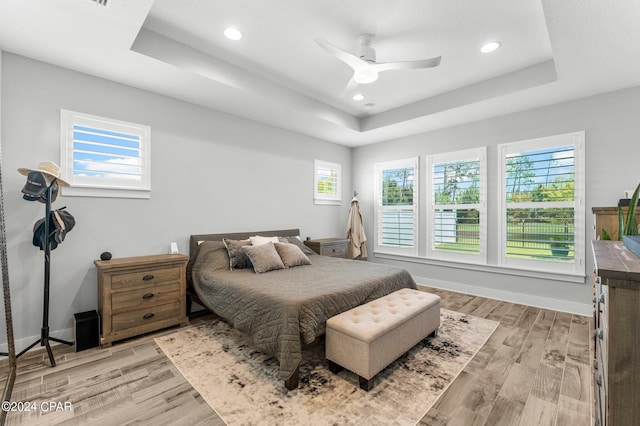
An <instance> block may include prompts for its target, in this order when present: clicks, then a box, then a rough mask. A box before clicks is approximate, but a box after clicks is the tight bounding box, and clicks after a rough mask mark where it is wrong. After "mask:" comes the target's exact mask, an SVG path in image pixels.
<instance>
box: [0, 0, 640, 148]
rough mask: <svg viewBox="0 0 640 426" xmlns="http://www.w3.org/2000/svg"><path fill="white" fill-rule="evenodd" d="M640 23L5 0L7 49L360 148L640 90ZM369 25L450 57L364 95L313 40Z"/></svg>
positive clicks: (244, 5)
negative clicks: (496, 44) (492, 47)
mask: <svg viewBox="0 0 640 426" xmlns="http://www.w3.org/2000/svg"><path fill="white" fill-rule="evenodd" d="M638 22H640V1H637V0H563V1H558V0H542V1H541V0H518V1H513V0H457V1H439V0H349V1H344V0H322V1H319V0H269V1H264V0H155V1H154V0H135V1H131V0H129V1H125V0H108V5H107V6H106V7H103V6H99V5H97V4H95V3H94V2H92V1H91V0H58V1H51V0H0V49H2V50H5V51H9V52H13V53H16V54H20V55H24V56H27V57H31V58H34V59H38V60H42V61H45V62H50V63H53V64H56V65H59V66H63V67H66V68H70V69H75V70H78V71H81V72H85V73H88V74H92V75H96V76H99V77H102V78H106V79H109V80H113V81H117V82H121V83H124V84H128V85H131V86H134V87H139V88H142V89H146V90H150V91H153V92H157V93H161V94H165V95H168V96H171V97H174V98H177V99H181V100H185V101H188V102H192V103H195V104H198V105H202V106H205V107H209V108H213V109H216V110H221V111H226V112H229V113H231V114H235V115H239V116H244V117H247V118H250V119H253V120H257V121H260V122H264V123H267V124H271V125H274V126H277V127H282V128H285V129H289V130H293V131H296V132H299V133H303V134H307V135H311V136H314V137H317V138H320V139H324V140H329V141H333V142H336V143H341V144H344V145H347V146H359V145H364V144H368V143H374V142H378V141H382V140H388V139H393V138H398V137H402V136H406V135H411V134H416V133H420V132H425V131H429V130H433V129H437V128H442V127H447V126H451V125H456V124H460V123H465V122H469V121H474V120H479V119H483V118H487V117H492V116H496V115H502V114H506V113H509V112H514V111H520V110H524V109H529V108H534V107H538V106H543V105H548V104H552V103H557V102H561V101H566V100H570V99H576V98H580V97H584V96H589V95H593V94H597V93H602V92H607V91H611V90H616V89H620V88H624V87H631V86H636V85H640V25H638V24H637V23H638ZM230 25H233V26H236V27H237V28H239V29H240V30H242V31H243V33H244V38H243V39H242V40H240V41H236V42H233V41H229V40H227V39H226V38H224V36H223V35H222V31H223V30H224V28H225V27H227V26H230ZM364 33H371V34H375V35H376V38H375V40H374V42H373V44H372V45H373V47H374V48H375V49H376V52H377V60H378V62H396V61H410V60H415V59H425V58H430V57H434V56H440V55H442V63H441V65H440V66H439V67H436V68H431V69H423V70H397V71H388V72H384V73H381V74H380V78H379V79H378V81H376V82H374V83H372V84H369V85H361V86H359V87H358V88H357V91H358V92H360V93H363V94H364V95H365V96H366V98H365V100H364V101H360V102H356V101H353V100H352V99H351V96H350V95H351V94H352V93H347V94H345V93H343V90H344V88H345V86H346V84H347V82H348V81H349V79H350V78H351V75H352V70H351V69H350V68H349V67H348V66H347V65H346V64H344V63H343V62H341V61H339V60H338V59H336V58H335V57H333V56H331V55H329V54H328V53H327V52H325V51H324V50H322V49H321V48H320V47H318V46H317V45H316V43H315V42H314V40H315V39H316V38H318V37H325V38H326V39H327V40H328V41H330V42H331V43H333V44H334V45H336V46H338V47H340V48H341V49H343V50H346V51H350V52H355V49H356V46H357V37H358V35H360V34H364ZM489 40H500V41H502V43H503V47H502V48H501V49H500V50H498V51H496V52H493V53H490V54H482V53H480V52H479V48H480V46H481V45H482V44H483V43H484V42H486V41H489ZM347 95H349V96H347ZM368 103H371V104H373V106H365V105H366V104H368Z"/></svg>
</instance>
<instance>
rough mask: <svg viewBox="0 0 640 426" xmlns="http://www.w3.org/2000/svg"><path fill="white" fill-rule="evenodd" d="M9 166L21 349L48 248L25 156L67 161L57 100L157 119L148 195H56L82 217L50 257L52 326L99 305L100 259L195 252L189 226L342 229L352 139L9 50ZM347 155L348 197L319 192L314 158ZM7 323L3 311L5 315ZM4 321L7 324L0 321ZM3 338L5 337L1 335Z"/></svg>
mask: <svg viewBox="0 0 640 426" xmlns="http://www.w3.org/2000/svg"><path fill="white" fill-rule="evenodd" d="M1 70H2V71H1V73H2V98H1V99H2V104H1V111H2V115H1V120H2V134H1V135H2V139H1V140H2V154H3V158H2V176H3V183H4V200H5V209H6V222H7V241H8V251H9V273H10V281H11V290H12V299H13V313H14V328H15V335H16V339H17V350H18V351H19V350H21V349H22V348H23V347H24V346H26V345H27V344H28V343H31V341H35V340H36V339H37V338H38V337H39V333H40V328H41V321H42V292H43V284H42V283H43V262H44V261H43V255H42V252H41V251H39V250H38V249H37V248H36V247H34V246H33V245H32V243H31V239H32V235H33V234H32V227H33V224H34V222H35V221H36V220H38V219H39V218H41V217H43V216H44V206H43V205H42V204H40V203H34V202H28V201H24V200H23V199H22V194H21V192H20V190H21V189H22V187H23V185H24V183H25V178H24V176H22V175H20V174H18V172H17V171H16V169H17V168H18V167H36V166H37V164H38V163H39V162H40V161H45V160H52V161H55V162H56V163H59V162H60V160H59V159H60V152H59V151H60V150H59V138H60V135H59V133H60V124H59V122H60V109H61V108H64V109H70V110H74V111H80V112H85V113H89V114H95V115H99V116H104V117H109V118H115V119H120V120H125V121H130V122H136V123H141V124H147V125H149V126H151V132H152V134H151V156H152V166H151V170H152V177H151V184H152V192H151V199H150V200H129V199H116V198H81V197H59V198H58V200H57V201H56V202H55V203H54V207H55V208H60V207H62V206H67V208H68V210H69V212H71V213H72V214H73V215H74V216H75V218H76V221H77V224H76V227H75V228H74V229H73V230H72V231H71V232H70V233H69V234H68V236H67V239H66V240H65V241H64V243H63V244H62V245H60V246H59V247H58V248H57V249H56V250H54V251H52V256H51V314H50V326H51V330H52V333H51V334H52V335H54V336H60V337H63V338H70V337H71V331H70V328H71V326H72V317H73V313H76V312H82V311H86V310H92V309H96V307H97V279H96V270H95V267H94V265H93V260H94V259H97V258H98V257H99V255H100V253H101V252H103V251H105V250H108V251H110V252H111V253H113V255H114V257H125V256H139V255H148V254H156V253H168V251H169V243H170V242H171V241H176V242H177V243H178V248H179V249H180V252H182V253H187V252H188V237H189V235H190V234H193V233H218V232H226V231H251V230H263V229H264V230H267V229H279V228H300V230H301V233H302V235H303V236H310V237H318V238H319V237H331V236H344V234H345V228H346V220H347V215H348V209H349V201H350V199H351V197H350V195H349V194H350V193H351V191H352V185H351V178H350V172H349V171H350V167H351V149H349V148H346V147H343V146H340V145H336V144H332V143H328V142H324V141H321V140H317V139H313V138H310V137H307V136H303V135H299V134H296V133H292V132H288V131H284V130H281V129H277V128H274V127H269V126H266V125H262V124H259V123H256V122H253V121H249V120H245V119H241V118H238V117H234V116H230V115H226V114H223V113H220V112H215V111H211V110H208V109H205V108H201V107H198V106H195V105H192V104H188V103H184V102H180V101H177V100H174V99H171V98H168V97H164V96H160V95H157V94H153V93H150V92H146V91H142V90H138V89H134V88H131V87H128V86H124V85H120V84H117V83H113V82H109V81H106V80H102V79H99V78H95V77H91V76H88V75H85V74H80V73H77V72H73V71H69V70H66V69H62V68H59V67H55V66H52V65H48V64H44V63H41V62H36V61H33V60H30V59H26V58H24V57H20V56H16V55H12V54H9V53H6V52H4V53H3V57H2V68H1ZM315 158H318V159H322V160H327V161H331V162H336V163H341V164H342V167H343V171H344V175H345V176H344V180H343V185H342V188H343V204H342V205H341V206H316V205H315V204H314V202H313V160H314V159H315ZM0 321H1V322H2V323H4V319H2V320H0ZM1 329H2V330H4V325H2V326H1ZM0 339H1V340H0V342H6V339H5V338H4V336H3V335H0Z"/></svg>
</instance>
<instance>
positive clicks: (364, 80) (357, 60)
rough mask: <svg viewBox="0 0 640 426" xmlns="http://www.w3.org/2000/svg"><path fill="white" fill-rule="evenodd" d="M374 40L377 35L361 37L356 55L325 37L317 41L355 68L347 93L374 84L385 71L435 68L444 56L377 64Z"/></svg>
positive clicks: (319, 44)
mask: <svg viewBox="0 0 640 426" xmlns="http://www.w3.org/2000/svg"><path fill="white" fill-rule="evenodd" d="M374 38H375V35H373V34H362V35H360V36H359V37H358V48H357V51H356V53H355V54H352V53H349V52H345V51H344V50H342V49H340V48H338V47H336V46H334V45H333V44H331V43H329V42H328V41H327V40H326V39H325V38H323V37H320V38H317V39H316V43H317V44H318V46H320V47H321V48H323V49H324V50H326V51H327V52H329V53H330V54H332V55H334V56H335V57H336V58H338V59H340V60H341V61H342V62H344V63H346V64H347V65H349V66H350V67H351V68H353V77H352V78H351V81H350V82H349V84H348V85H347V88H346V89H345V91H348V90H350V89H351V88H353V87H355V86H357V85H358V84H369V83H373V82H374V81H376V80H377V79H378V74H379V73H381V72H383V71H392V70H407V69H422V68H433V67H437V66H438V65H440V60H441V59H442V56H436V57H435V58H429V59H420V60H416V61H405V62H376V50H375V49H374V48H373V47H371V42H372V41H373V39H374Z"/></svg>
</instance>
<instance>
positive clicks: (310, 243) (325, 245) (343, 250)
mask: <svg viewBox="0 0 640 426" xmlns="http://www.w3.org/2000/svg"><path fill="white" fill-rule="evenodd" d="M304 245H306V246H307V247H309V248H310V249H311V250H313V251H315V252H316V253H318V254H321V255H323V256H331V257H343V258H345V259H346V258H348V257H349V240H347V239H344V238H321V239H318V240H306V241H305V242H304Z"/></svg>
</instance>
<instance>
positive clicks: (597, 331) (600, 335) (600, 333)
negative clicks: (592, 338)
mask: <svg viewBox="0 0 640 426" xmlns="http://www.w3.org/2000/svg"><path fill="white" fill-rule="evenodd" d="M594 334H595V335H596V337H597V338H598V339H600V340H602V339H603V338H604V332H603V331H602V330H601V329H599V328H596V331H594Z"/></svg>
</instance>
